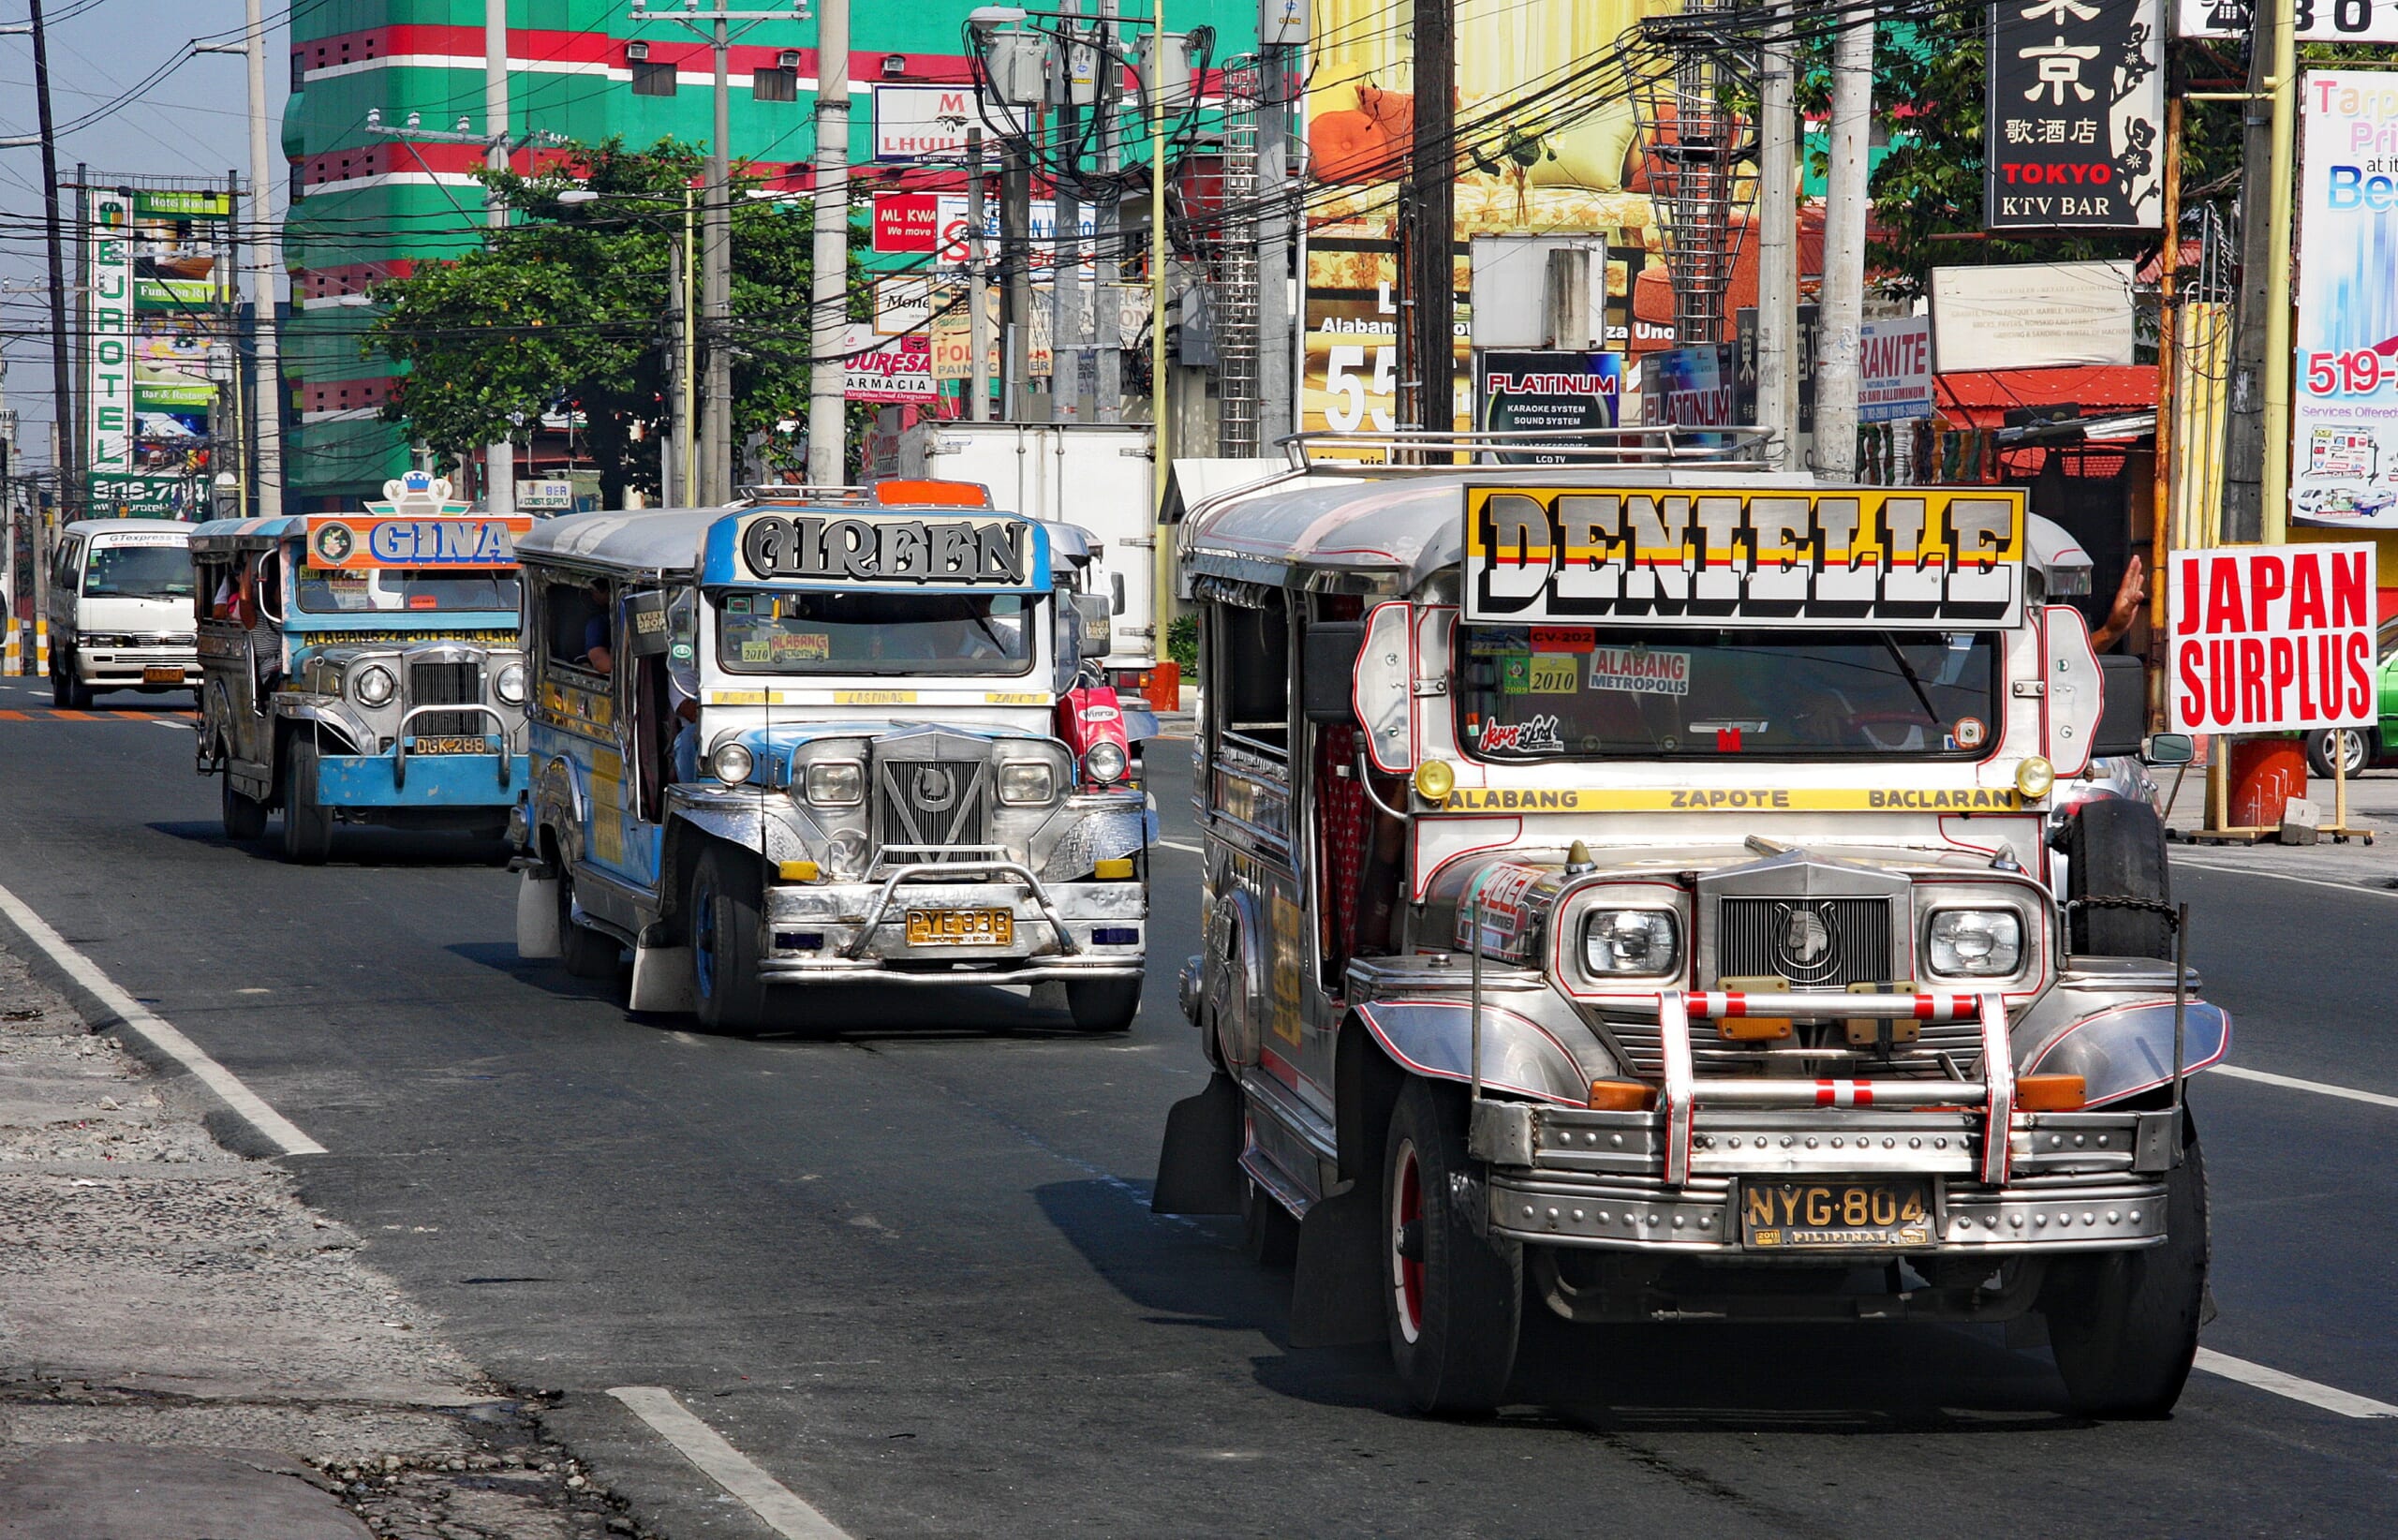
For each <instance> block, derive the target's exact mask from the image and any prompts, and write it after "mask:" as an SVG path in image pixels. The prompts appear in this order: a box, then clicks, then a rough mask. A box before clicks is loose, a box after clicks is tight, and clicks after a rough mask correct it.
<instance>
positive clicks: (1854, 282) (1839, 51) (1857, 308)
mask: <svg viewBox="0 0 2398 1540" xmlns="http://www.w3.org/2000/svg"><path fill="white" fill-rule="evenodd" d="M1872 112H1873V12H1872V11H1871V10H1866V11H1862V12H1860V13H1858V14H1857V15H1856V16H1855V17H1854V18H1853V19H1849V20H1846V21H1844V22H1843V25H1842V26H1841V29H1840V31H1839V32H1838V33H1837V34H1836V35H1835V37H1834V40H1833V43H1832V118H1831V168H1830V177H1829V185H1828V186H1827V187H1826V189H1825V195H1824V289H1823V333H1822V339H1821V342H1820V344H1819V351H1818V352H1817V354H1816V356H1815V468H1816V469H1817V470H1818V471H1820V472H1822V473H1823V474H1824V475H1825V476H1827V477H1829V478H1831V479H1832V480H1835V481H1854V480H1855V479H1856V477H1857V388H1858V330H1859V328H1861V327H1862V326H1863V325H1864V323H1865V210H1866V202H1865V200H1866V174H1865V173H1866V160H1865V148H1866V136H1867V130H1868V127H1869V122H1868V120H1869V118H1870V117H1871V115H1872ZM1757 319H1758V321H1759V322H1760V323H1762V322H1763V321H1764V319H1765V318H1764V316H1763V315H1762V314H1760V315H1759V316H1758V318H1757Z"/></svg>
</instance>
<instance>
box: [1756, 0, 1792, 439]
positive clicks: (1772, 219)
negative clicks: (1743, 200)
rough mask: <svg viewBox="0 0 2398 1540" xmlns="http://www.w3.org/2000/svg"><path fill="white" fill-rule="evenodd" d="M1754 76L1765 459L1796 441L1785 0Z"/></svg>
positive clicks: (1759, 391)
mask: <svg viewBox="0 0 2398 1540" xmlns="http://www.w3.org/2000/svg"><path fill="white" fill-rule="evenodd" d="M1764 64H1765V67H1764V68H1763V69H1762V70H1761V71H1759V79H1758V83H1757V118H1758V124H1757V153H1758V155H1759V159H1760V165H1759V167H1758V171H1757V426H1758V427H1760V428H1763V429H1764V430H1765V431H1766V434H1767V435H1768V437H1767V438H1766V446H1765V453H1766V463H1767V464H1768V465H1769V466H1772V467H1773V468H1774V469H1776V470H1786V469H1788V468H1789V467H1790V466H1791V465H1792V464H1793V461H1794V457H1795V456H1796V455H1797V453H1798V448H1799V350H1798V348H1797V347H1796V346H1795V344H1796V342H1797V341H1798V337H1797V333H1798V330H1799V154H1798V145H1797V143H1796V140H1797V137H1798V132H1797V131H1798V125H1799V112H1798V104H1797V93H1796V86H1797V81H1796V78H1795V76H1794V74H1793V72H1792V51H1791V46H1790V6H1789V0H1783V3H1782V4H1780V5H1778V6H1776V7H1774V21H1773V28H1772V30H1771V31H1770V32H1769V33H1768V34H1767V42H1766V45H1765V61H1764Z"/></svg>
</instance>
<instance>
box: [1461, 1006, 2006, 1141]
mask: <svg viewBox="0 0 2398 1540" xmlns="http://www.w3.org/2000/svg"><path fill="white" fill-rule="evenodd" d="M1738 1016H1816V1017H1822V1016H1864V1017H1867V1018H1871V1019H1880V1020H1891V1021H1903V1020H1916V1021H1962V1020H1965V1019H1966V1018H1967V1017H1969V1016H1971V1017H1977V1018H1978V1019H1979V1021H1980V1023H1981V1037H1982V1078H1981V1079H1980V1080H1978V1081H1970V1080H1829V1079H1803V1080H1802V1079H1799V1078H1797V1077H1790V1078H1775V1079H1727V1080H1715V1079H1709V1080H1700V1079H1698V1078H1697V1077H1696V1076H1695V1074H1693V1072H1692V1068H1691V1045H1690V1024H1691V1022H1692V1020H1693V1019H1694V1018H1695V1019H1697V1020H1701V1021H1710V1020H1721V1019H1724V1018H1726V1017H1738ZM1657 1026H1658V1036H1659V1039H1660V1041H1661V1043H1662V1044H1663V1045H1664V1049H1665V1089H1664V1100H1665V1184H1666V1185H1667V1186H1668V1187H1680V1186H1682V1185H1684V1184H1686V1183H1687V1182H1688V1181H1689V1179H1690V1147H1691V1122H1692V1114H1693V1111H1694V1109H1695V1107H1696V1106H1697V1104H1698V1103H1701V1102H1706V1103H1711V1104H1715V1105H1722V1106H1740V1107H1858V1106H1955V1105H1957V1104H1959V1103H1981V1105H1982V1108H1983V1116H1984V1119H1985V1122H1984V1128H1983V1138H1982V1166H1981V1179H1982V1180H1983V1181H1984V1182H1986V1183H1988V1184H1989V1185H1991V1186H1992V1187H2002V1186H2005V1185H2006V1177H2007V1168H2008V1162H2009V1158H2010V1151H2009V1145H2010V1143H2011V1141H2010V1140H2009V1138H2008V1134H2009V1132H2010V1130H2011V1128H2012V1125H2013V1122H2014V1118H2015V1059H2014V1049H2013V1046H2012V1044H2011V1042H2010V1040H2009V1038H2008V1036H2007V1025H2006V1000H2005V998H2004V997H2003V996H2001V995H1999V994H1997V993H1996V992H1994V991H1993V992H1991V993H1988V994H1968V993H1965V992H1963V991H1961V990H1959V991H1951V990H1937V991H1932V992H1929V993H1923V994H1910V995H1864V994H1858V995H1804V994H1744V993H1739V992H1737V991H1724V990H1712V989H1710V990H1699V991H1695V992H1690V993H1685V992H1683V991H1681V990H1679V989H1668V990H1665V991H1663V992H1661V993H1660V994H1659V995H1658V996H1657ZM1476 1035H1477V1036H1479V1033H1478V1032H1477V1034H1476Z"/></svg>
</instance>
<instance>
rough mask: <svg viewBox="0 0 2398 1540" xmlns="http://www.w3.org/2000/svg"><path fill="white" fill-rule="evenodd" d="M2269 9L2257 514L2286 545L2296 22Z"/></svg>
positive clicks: (2290, 11)
mask: <svg viewBox="0 0 2398 1540" xmlns="http://www.w3.org/2000/svg"><path fill="white" fill-rule="evenodd" d="M2272 4H2273V161H2272V167H2273V171H2272V210H2271V215H2270V217H2269V218H2268V219H2267V221H2266V223H2267V226H2268V230H2267V232H2266V239H2267V240H2268V241H2269V242H2271V243H2272V245H2271V256H2270V261H2269V265H2268V267H2267V270H2266V274H2265V287H2266V290H2267V295H2268V303H2267V304H2266V307H2265V461H2264V474H2263V476H2262V477H2261V478H2260V479H2259V481H2258V488H2259V497H2258V503H2259V507H2258V510H2257V511H2258V512H2260V513H2261V514H2263V516H2264V518H2263V531H2262V533H2263V537H2264V539H2265V540H2267V541H2269V542H2277V541H2281V540H2287V539H2289V456H2290V441H2289V416H2290V402H2289V383H2290V372H2291V369H2290V363H2291V361H2290V337H2289V312H2290V295H2291V284H2290V274H2289V267H2290V221H2291V204H2292V202H2293V201H2294V195H2295V192H2296V188H2295V187H2294V186H2293V185H2292V184H2294V183H2295V182H2296V181H2297V178H2298V19H2297V17H2296V15H2295V14H2294V12H2295V9H2296V7H2295V6H2294V5H2293V3H2292V0H2272Z"/></svg>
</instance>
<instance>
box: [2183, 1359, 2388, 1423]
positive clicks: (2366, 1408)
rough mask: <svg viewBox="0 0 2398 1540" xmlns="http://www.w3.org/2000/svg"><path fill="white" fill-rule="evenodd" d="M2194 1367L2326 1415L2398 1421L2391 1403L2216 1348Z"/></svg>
mask: <svg viewBox="0 0 2398 1540" xmlns="http://www.w3.org/2000/svg"><path fill="white" fill-rule="evenodd" d="M2192 1367H2193V1368H2197V1369H2203V1370H2206V1371H2207V1372H2208V1373H2210V1374H2220V1375H2222V1376H2223V1377H2224V1378H2225V1379H2227V1380H2237V1381H2239V1382H2240V1383H2241V1384H2242V1385H2251V1386H2254V1387H2255V1388H2256V1389H2258V1390H2270V1391H2272V1393H2273V1394H2274V1395H2276V1396H2287V1397H2288V1398H2289V1399H2291V1400H2294V1401H2304V1402H2305V1403H2306V1404H2307V1405H2309V1406H2319V1407H2321V1408H2322V1409H2323V1410H2324V1411H2326V1412H2337V1413H2338V1414H2340V1415H2342V1416H2344V1417H2398V1406H2392V1405H2391V1404H2390V1403H2389V1402H2388V1401H2377V1400H2375V1399H2373V1398H2372V1397H2370V1396H2358V1395H2353V1394H2351V1393H2349V1392H2348V1391H2346V1390H2334V1389H2332V1388H2331V1386H2330V1385H2317V1384H2316V1383H2315V1382H2314V1381H2313V1380H2302V1379H2300V1378H2299V1377H2298V1376H2297V1375H2295V1374H2285V1373H2283V1372H2282V1371H2281V1370H2278V1369H2267V1368H2266V1367H2265V1366H2264V1365H2262V1364H2252V1363H2250V1362H2249V1361H2248V1360H2247V1359H2245V1358H2234V1357H2232V1356H2231V1355H2229V1354H2225V1353H2217V1352H2215V1351H2214V1350H2213V1348H2200V1349H2198V1361H2197V1363H2196V1364H2194V1365H2193V1366H2192Z"/></svg>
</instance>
